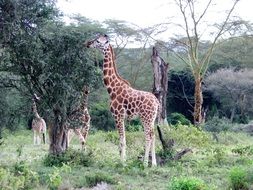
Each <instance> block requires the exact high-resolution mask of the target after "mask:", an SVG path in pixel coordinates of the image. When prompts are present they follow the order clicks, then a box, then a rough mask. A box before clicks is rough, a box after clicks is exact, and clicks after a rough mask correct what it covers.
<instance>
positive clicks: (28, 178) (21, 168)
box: [14, 161, 39, 189]
mask: <svg viewBox="0 0 253 190" xmlns="http://www.w3.org/2000/svg"><path fill="white" fill-rule="evenodd" d="M14 174H15V175H16V176H23V177H24V178H25V183H24V188H25V189H28V188H29V187H32V186H34V185H36V184H38V183H39V176H38V174H37V173H36V172H34V171H32V170H31V169H30V168H29V166H28V165H26V163H25V162H24V161H21V162H18V163H16V164H15V165H14Z"/></svg>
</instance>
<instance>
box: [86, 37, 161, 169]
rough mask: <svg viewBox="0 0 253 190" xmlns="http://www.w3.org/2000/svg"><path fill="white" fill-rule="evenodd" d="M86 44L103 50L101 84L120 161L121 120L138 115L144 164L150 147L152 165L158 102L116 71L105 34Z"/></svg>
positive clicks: (123, 154) (122, 152)
mask: <svg viewBox="0 0 253 190" xmlns="http://www.w3.org/2000/svg"><path fill="white" fill-rule="evenodd" d="M86 46H87V47H88V48H90V47H91V48H97V49H100V50H102V52H103V54H104V64H103V74H104V77H103V79H104V84H105V86H106V88H107V91H108V93H109V95H110V100H111V102H110V110H111V112H112V115H113V117H114V120H115V123H116V127H117V129H118V132H119V136H120V145H119V149H120V156H121V161H122V162H125V160H126V137H125V126H124V120H125V119H126V118H128V119H131V118H133V117H134V116H139V117H140V119H141V122H142V124H143V127H144V133H145V155H144V166H148V158H149V152H150V149H151V155H152V166H155V165H156V156H155V131H154V122H155V119H156V116H157V111H158V107H159V102H158V100H157V98H156V97H155V96H154V95H153V94H152V93H150V92H144V91H140V90H136V89H134V88H132V87H131V86H130V84H129V83H128V82H127V81H126V80H124V79H123V78H121V77H120V76H119V74H118V72H117V69H116V64H115V57H114V52H113V49H112V46H111V45H110V43H109V38H108V36H107V35H100V36H99V37H98V38H96V39H94V40H92V41H89V42H88V43H87V44H86Z"/></svg>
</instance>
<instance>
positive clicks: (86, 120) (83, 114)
mask: <svg viewBox="0 0 253 190" xmlns="http://www.w3.org/2000/svg"><path fill="white" fill-rule="evenodd" d="M88 94H89V89H88V87H87V86H84V88H83V93H82V100H81V104H80V107H78V108H77V109H76V110H74V111H73V112H72V113H71V114H70V116H69V118H70V119H69V122H68V128H69V129H68V146H69V143H70V141H71V139H72V138H73V136H74V134H76V135H77V136H78V138H79V141H80V142H81V144H82V147H83V148H85V144H86V140H87V136H88V132H89V129H90V114H89V111H88ZM73 122H78V123H80V125H81V127H78V128H70V125H71V123H73Z"/></svg>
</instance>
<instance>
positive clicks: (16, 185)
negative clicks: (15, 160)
mask: <svg viewBox="0 0 253 190" xmlns="http://www.w3.org/2000/svg"><path fill="white" fill-rule="evenodd" d="M24 184H25V178H24V177H23V176H15V175H14V174H13V173H11V172H10V171H9V170H8V169H4V168H1V167H0V189H23V188H24Z"/></svg>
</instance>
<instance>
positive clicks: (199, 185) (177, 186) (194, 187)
mask: <svg viewBox="0 0 253 190" xmlns="http://www.w3.org/2000/svg"><path fill="white" fill-rule="evenodd" d="M168 189H169V190H207V189H208V188H207V185H206V184H205V183H204V182H203V181H202V180H200V179H197V178H187V177H182V178H179V179H178V178H175V179H173V180H172V182H171V183H170V185H169V188H168Z"/></svg>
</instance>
